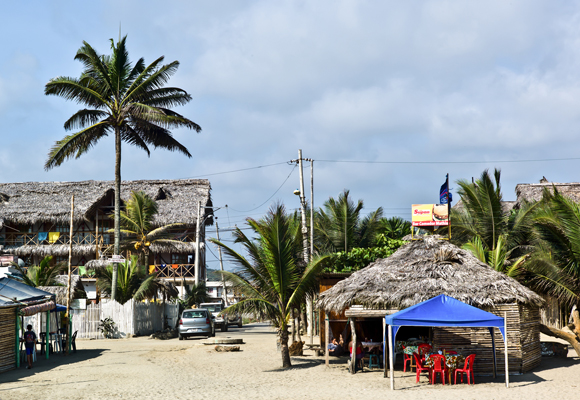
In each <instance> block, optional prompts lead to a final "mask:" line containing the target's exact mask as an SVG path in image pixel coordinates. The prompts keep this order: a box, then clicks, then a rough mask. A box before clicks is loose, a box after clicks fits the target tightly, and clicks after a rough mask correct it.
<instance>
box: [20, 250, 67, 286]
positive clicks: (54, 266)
mask: <svg viewBox="0 0 580 400" xmlns="http://www.w3.org/2000/svg"><path fill="white" fill-rule="evenodd" d="M10 265H12V266H13V267H14V268H16V269H17V270H18V272H19V273H20V275H22V277H17V276H14V277H15V278H17V279H18V280H21V281H22V282H23V283H25V284H27V285H28V286H32V287H38V286H60V284H59V283H58V280H57V277H58V276H59V275H60V274H61V272H62V271H64V270H65V269H66V268H67V264H66V263H64V262H60V263H52V256H46V257H44V258H43V259H42V261H41V262H40V264H38V265H33V266H30V267H28V268H23V267H21V266H20V265H18V264H17V263H10Z"/></svg>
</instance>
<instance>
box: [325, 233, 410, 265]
mask: <svg viewBox="0 0 580 400" xmlns="http://www.w3.org/2000/svg"><path fill="white" fill-rule="evenodd" d="M403 244H405V242H404V241H403V240H398V239H390V238H388V237H386V236H385V235H382V234H381V235H378V238H377V246H376V247H370V248H360V247H357V248H354V249H352V250H351V251H349V252H348V253H346V252H344V251H340V252H338V253H334V254H332V255H331V258H330V262H329V265H328V266H327V267H326V268H325V269H324V272H334V273H336V272H354V271H358V270H359V269H361V268H364V267H366V266H368V265H369V264H370V263H372V262H373V261H375V260H377V259H379V258H387V257H389V256H390V255H391V254H393V253H394V252H395V251H397V249H398V248H399V247H401V246H402V245H403Z"/></svg>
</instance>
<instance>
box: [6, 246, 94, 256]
mask: <svg viewBox="0 0 580 400" xmlns="http://www.w3.org/2000/svg"><path fill="white" fill-rule="evenodd" d="M0 250H3V252H4V253H6V254H14V255H16V256H19V257H28V256H39V257H43V258H44V257H46V256H68V252H69V245H68V244H51V245H48V244H45V245H36V246H35V245H24V246H18V247H10V246H6V247H5V248H4V249H0ZM72 254H73V256H75V257H76V256H85V255H92V254H95V246H94V245H88V244H75V245H73V246H72Z"/></svg>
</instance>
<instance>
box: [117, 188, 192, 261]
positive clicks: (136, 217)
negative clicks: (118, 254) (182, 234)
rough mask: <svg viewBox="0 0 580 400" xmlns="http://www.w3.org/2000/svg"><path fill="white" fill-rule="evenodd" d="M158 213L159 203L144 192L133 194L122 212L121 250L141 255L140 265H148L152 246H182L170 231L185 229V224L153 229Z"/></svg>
mask: <svg viewBox="0 0 580 400" xmlns="http://www.w3.org/2000/svg"><path fill="white" fill-rule="evenodd" d="M157 213H158V206H157V202H155V200H153V199H152V198H151V197H149V196H148V195H147V194H146V193H144V192H131V197H130V198H129V200H127V202H126V203H125V210H121V232H122V233H123V234H124V237H123V240H122V241H121V248H122V249H128V250H131V251H133V252H135V251H137V252H138V253H139V263H140V264H142V265H146V264H147V263H148V258H149V247H150V246H151V245H152V244H165V245H168V246H172V245H177V244H181V242H180V241H178V240H174V239H171V238H172V237H173V235H171V234H170V233H169V230H170V229H173V228H178V227H183V226H184V224H180V223H177V224H169V225H164V226H161V227H158V228H155V229H153V219H154V218H155V215H157Z"/></svg>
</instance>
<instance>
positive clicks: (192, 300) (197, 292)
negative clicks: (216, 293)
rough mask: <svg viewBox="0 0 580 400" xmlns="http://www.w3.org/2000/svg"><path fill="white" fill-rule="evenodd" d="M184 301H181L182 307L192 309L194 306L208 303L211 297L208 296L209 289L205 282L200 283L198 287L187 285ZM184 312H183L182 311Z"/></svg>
mask: <svg viewBox="0 0 580 400" xmlns="http://www.w3.org/2000/svg"><path fill="white" fill-rule="evenodd" d="M184 288H185V293H184V299H183V300H182V301H180V304H181V305H182V307H183V308H184V309H185V308H191V307H193V305H194V304H195V305H199V304H201V303H205V302H207V301H208V299H209V296H208V295H207V288H206V286H205V282H199V283H198V284H197V285H195V284H194V285H192V286H191V288H190V287H189V285H185V286H184ZM180 311H182V310H180Z"/></svg>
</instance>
